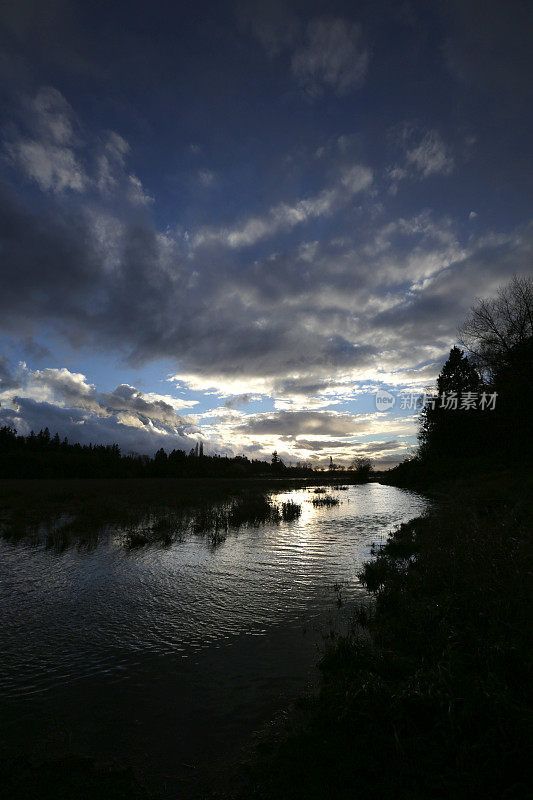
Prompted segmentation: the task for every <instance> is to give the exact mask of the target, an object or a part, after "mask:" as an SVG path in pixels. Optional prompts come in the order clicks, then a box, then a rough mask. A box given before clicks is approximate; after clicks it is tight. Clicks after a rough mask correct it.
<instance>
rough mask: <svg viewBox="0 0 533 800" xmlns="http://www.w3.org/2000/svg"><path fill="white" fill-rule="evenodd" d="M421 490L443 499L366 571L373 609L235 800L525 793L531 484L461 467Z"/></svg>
mask: <svg viewBox="0 0 533 800" xmlns="http://www.w3.org/2000/svg"><path fill="white" fill-rule="evenodd" d="M393 477H394V476H393ZM391 482H392V481H391ZM404 485H405V484H404ZM412 488H417V489H420V484H418V485H416V486H412ZM425 488H426V491H428V490H429V491H430V493H432V494H433V496H438V498H439V500H440V501H441V502H440V503H439V504H438V506H437V507H436V508H435V509H434V510H433V511H432V512H431V513H429V514H428V515H427V516H426V517H423V518H419V519H417V520H413V521H412V522H410V523H408V524H406V525H403V526H402V527H401V528H400V529H399V530H398V531H397V532H396V533H394V534H393V535H392V536H391V537H390V538H389V539H388V541H387V543H386V544H385V546H384V547H382V548H381V549H380V550H378V551H376V553H375V555H376V558H375V559H374V561H372V562H370V563H368V564H367V565H366V566H365V568H364V570H363V572H362V575H361V580H362V582H363V584H364V585H365V586H366V588H367V589H368V591H369V592H370V593H371V594H372V595H373V596H374V598H375V603H374V604H373V605H372V606H368V605H367V606H361V607H360V609H359V611H358V613H357V614H356V618H355V619H354V623H353V629H352V631H351V632H350V633H349V634H348V635H347V636H342V637H336V638H334V639H333V640H332V641H331V642H330V644H329V645H328V647H327V649H326V651H325V653H324V656H323V658H322V661H321V664H320V667H321V673H322V677H321V685H320V690H319V692H318V695H317V696H316V697H314V698H311V699H308V700H307V701H306V702H305V703H304V706H303V708H302V709H300V713H299V714H298V715H295V716H293V717H292V718H291V722H290V724H289V725H288V727H287V729H286V730H284V732H283V735H280V734H279V732H278V735H277V736H276V737H273V738H271V739H270V740H268V741H265V742H263V743H262V746H261V748H260V749H259V752H258V753H257V754H256V759H255V761H254V763H253V765H252V766H248V768H247V771H246V778H245V785H246V788H245V789H243V790H242V793H241V794H240V795H239V793H238V792H237V793H235V794H234V796H235V797H237V796H242V797H245V796H247V797H250V796H253V797H257V798H265V799H266V798H280V799H281V798H284V800H290V798H316V799H317V800H318V798H325V797H336V798H354V797H361V798H376V800H377V798H379V799H380V800H383V798H391V800H392V798H395V799H396V798H409V799H410V800H411V799H412V798H420V799H421V800H422V798H424V800H427V798H451V797H453V798H458V797H461V798H471V797H475V796H480V797H484V798H499V800H501V798H509V799H510V798H513V800H516V798H522V797H524V798H525V797H526V796H528V794H529V785H530V781H527V780H526V777H525V772H526V768H529V765H528V763H527V758H525V757H524V753H525V751H526V750H527V742H528V738H529V736H530V723H531V690H530V686H531V677H532V675H531V650H530V644H531V642H530V638H529V630H530V623H531V605H530V579H531V568H532V564H531V527H532V521H533V515H532V508H531V501H530V499H529V498H530V497H532V496H533V481H532V479H531V476H530V475H527V474H524V472H523V471H522V470H519V471H513V470H509V469H508V470H506V471H498V472H493V473H491V474H486V473H485V474H481V473H479V472H477V473H475V472H474V471H471V472H470V473H469V474H467V473H466V471H465V472H464V473H463V475H462V476H461V477H460V478H459V477H458V476H454V477H453V478H446V477H444V478H443V479H441V480H439V481H433V482H432V483H431V482H430V481H428V480H427V479H426V480H425Z"/></svg>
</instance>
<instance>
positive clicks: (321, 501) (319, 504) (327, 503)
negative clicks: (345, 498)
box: [311, 494, 340, 508]
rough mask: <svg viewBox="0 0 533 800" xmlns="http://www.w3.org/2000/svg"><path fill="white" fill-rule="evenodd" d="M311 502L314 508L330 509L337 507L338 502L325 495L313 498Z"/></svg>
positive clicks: (329, 495)
mask: <svg viewBox="0 0 533 800" xmlns="http://www.w3.org/2000/svg"><path fill="white" fill-rule="evenodd" d="M311 502H312V504H313V505H314V506H315V508H330V507H331V506H338V505H339V503H340V500H339V498H338V497H333V495H331V494H325V495H324V496H323V497H313V499H312V500H311Z"/></svg>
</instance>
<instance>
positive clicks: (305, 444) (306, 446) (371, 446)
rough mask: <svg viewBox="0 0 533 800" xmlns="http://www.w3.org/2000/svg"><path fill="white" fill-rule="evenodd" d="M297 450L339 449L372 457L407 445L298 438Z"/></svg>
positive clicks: (391, 442) (394, 442) (392, 442)
mask: <svg viewBox="0 0 533 800" xmlns="http://www.w3.org/2000/svg"><path fill="white" fill-rule="evenodd" d="M295 445H296V447H297V448H301V449H303V450H311V451H315V452H319V451H322V450H335V449H337V448H340V449H346V448H347V447H349V448H350V450H353V452H354V453H358V454H360V455H363V454H364V455H372V454H374V453H381V452H388V451H389V450H398V449H400V448H402V447H404V446H405V445H404V444H402V443H401V442H396V441H388V442H368V443H364V444H361V443H360V442H357V443H356V442H350V443H349V444H347V442H346V440H345V439H323V440H322V439H302V438H298V440H297V441H296V442H295Z"/></svg>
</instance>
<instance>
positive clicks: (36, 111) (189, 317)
mask: <svg viewBox="0 0 533 800" xmlns="http://www.w3.org/2000/svg"><path fill="white" fill-rule="evenodd" d="M531 17H532V14H531V8H530V7H528V4H525V3H516V4H505V3H501V2H490V1H489V2H486V3H483V4H479V3H475V2H468V1H466V2H445V3H444V2H442V3H440V2H416V3H415V2H412V3H410V2H405V3H401V2H379V1H378V2H361V3H354V2H352V3H331V2H329V3H327V4H326V3H318V2H316V3H314V2H306V3H303V2H300V3H298V2H295V3H268V2H267V3H265V2H263V3H247V2H228V3H223V2H221V3H216V4H215V3H202V2H199V3H198V2H195V3H194V4H192V3H190V4H187V3H184V4H176V3H170V2H168V3H166V2H156V3H148V2H131V3H128V4H121V5H117V4H109V3H98V2H96V3H90V4H89V3H77V2H66V0H54V1H53V2H42V1H41V2H35V1H31V2H30V0H22V2H19V3H17V4H16V5H15V4H12V5H11V6H10V7H6V6H4V7H3V10H2V12H1V21H2V34H1V39H0V42H1V45H0V81H1V83H0V88H1V92H2V108H3V113H2V125H1V129H0V134H1V157H0V171H1V174H0V183H1V186H0V206H1V222H0V247H1V249H0V257H1V261H0V270H1V281H2V289H1V291H0V403H1V406H0V421H2V422H3V423H4V424H11V425H14V426H15V427H17V429H18V430H20V431H21V432H24V433H26V432H28V431H29V430H30V429H31V428H37V429H38V428H40V427H42V426H44V425H48V426H49V427H50V428H51V429H53V430H55V429H56V428H57V429H58V430H59V432H60V434H62V435H68V436H69V438H71V439H78V440H81V441H118V442H119V444H120V445H121V447H122V449H123V450H125V451H128V450H135V451H137V452H153V450H154V449H156V448H157V447H160V446H163V447H165V448H166V449H172V448H173V447H184V448H186V449H189V448H190V447H191V446H192V445H193V444H194V442H195V441H196V440H197V439H199V438H203V439H204V440H205V449H206V451H207V452H208V451H212V452H227V453H246V454H247V455H249V456H250V457H269V454H270V453H271V452H272V450H273V449H274V448H276V449H277V450H278V452H280V453H281V454H282V455H283V457H284V458H285V460H286V461H292V462H296V461H306V462H311V463H315V464H321V463H326V462H327V461H328V460H329V456H330V455H332V456H333V458H334V460H335V461H337V462H340V463H349V462H350V461H351V459H352V458H353V457H354V456H355V455H371V456H372V457H373V458H374V459H375V461H376V463H377V464H379V465H382V466H388V465H391V464H394V463H396V462H397V461H398V460H400V459H401V458H402V457H403V456H404V455H405V454H406V453H408V452H409V451H410V450H411V449H412V446H413V444H414V443H415V441H416V415H415V414H414V413H413V411H412V410H409V409H403V408H400V402H399V401H398V403H397V404H396V406H395V408H394V409H392V410H391V411H389V412H386V413H383V412H378V411H377V410H376V405H375V400H374V396H375V391H376V390H377V389H378V388H385V389H391V390H393V391H394V392H395V393H397V394H402V393H404V394H410V393H411V392H420V391H421V390H423V389H424V388H425V387H428V386H431V384H432V383H433V382H434V380H435V377H436V375H437V374H438V371H439V369H440V366H441V365H442V363H443V361H444V360H445V358H446V356H447V353H448V351H449V349H450V347H451V346H452V345H453V344H454V343H455V341H456V339H457V326H458V324H460V323H461V321H462V320H463V319H464V317H465V315H466V314H467V313H468V309H469V307H470V306H471V305H472V303H473V302H474V300H475V298H476V296H487V295H491V294H494V293H495V292H496V290H497V288H498V286H499V285H501V284H502V283H505V282H506V281H507V280H509V278H510V277H511V276H512V275H513V273H515V272H517V273H519V274H527V273H531V239H532V235H531V234H532V228H531V216H532V209H531V188H530V187H531V144H530V142H531V107H532V102H531V101H532V97H531V94H532V92H531V85H530V80H529V76H530V74H531V64H530V54H529V53H530V40H531V32H532V27H533V26H532V18H531Z"/></svg>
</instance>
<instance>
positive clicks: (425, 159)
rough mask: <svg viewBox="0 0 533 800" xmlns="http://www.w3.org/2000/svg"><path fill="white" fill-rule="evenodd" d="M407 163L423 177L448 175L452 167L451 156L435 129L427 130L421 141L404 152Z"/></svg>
mask: <svg viewBox="0 0 533 800" xmlns="http://www.w3.org/2000/svg"><path fill="white" fill-rule="evenodd" d="M406 160H407V163H408V164H412V165H413V166H414V167H415V169H416V170H417V171H418V172H420V173H421V174H422V176H423V177H424V178H427V177H429V176H430V175H438V174H441V175H449V174H450V172H451V171H452V170H453V167H454V160H453V157H452V156H451V155H450V153H449V151H448V148H447V147H446V145H445V144H444V142H443V141H442V139H441V137H440V135H439V134H438V133H437V131H428V132H427V133H426V134H424V136H423V137H422V139H421V141H420V142H419V143H418V144H417V145H416V146H415V147H413V148H411V149H409V150H408V151H407V153H406Z"/></svg>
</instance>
